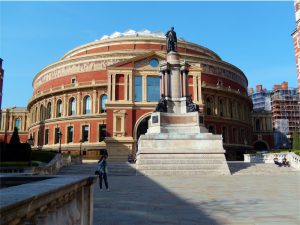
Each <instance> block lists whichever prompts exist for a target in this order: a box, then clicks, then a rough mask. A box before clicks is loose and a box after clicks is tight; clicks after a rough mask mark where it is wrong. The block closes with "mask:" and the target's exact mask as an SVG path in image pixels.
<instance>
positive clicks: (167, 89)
mask: <svg viewBox="0 0 300 225" xmlns="http://www.w3.org/2000/svg"><path fill="white" fill-rule="evenodd" d="M164 74H165V75H164V79H165V81H164V84H165V88H164V90H165V96H170V93H169V73H168V71H165V73H164Z"/></svg>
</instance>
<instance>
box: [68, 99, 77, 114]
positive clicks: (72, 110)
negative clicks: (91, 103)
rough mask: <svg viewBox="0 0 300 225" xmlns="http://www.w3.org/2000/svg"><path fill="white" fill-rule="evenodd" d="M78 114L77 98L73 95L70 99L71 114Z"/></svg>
mask: <svg viewBox="0 0 300 225" xmlns="http://www.w3.org/2000/svg"><path fill="white" fill-rule="evenodd" d="M74 115H76V101H75V98H74V97H72V98H70V100H69V116H74Z"/></svg>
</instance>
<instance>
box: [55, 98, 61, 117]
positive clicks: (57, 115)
mask: <svg viewBox="0 0 300 225" xmlns="http://www.w3.org/2000/svg"><path fill="white" fill-rule="evenodd" d="M61 116H62V101H61V100H60V99H59V100H58V101H57V103H56V117H61Z"/></svg>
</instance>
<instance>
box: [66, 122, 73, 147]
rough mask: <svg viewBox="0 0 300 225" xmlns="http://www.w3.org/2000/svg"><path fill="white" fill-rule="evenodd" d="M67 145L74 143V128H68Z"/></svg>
mask: <svg viewBox="0 0 300 225" xmlns="http://www.w3.org/2000/svg"><path fill="white" fill-rule="evenodd" d="M67 129H68V130H67V143H70V142H73V133H74V132H73V130H74V128H73V126H68V128H67Z"/></svg>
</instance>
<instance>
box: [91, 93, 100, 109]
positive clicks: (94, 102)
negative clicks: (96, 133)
mask: <svg viewBox="0 0 300 225" xmlns="http://www.w3.org/2000/svg"><path fill="white" fill-rule="evenodd" d="M97 100H98V98H97V91H96V90H93V98H92V105H93V111H92V114H96V113H97V102H98V101H97ZM98 108H99V107H98Z"/></svg>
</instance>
